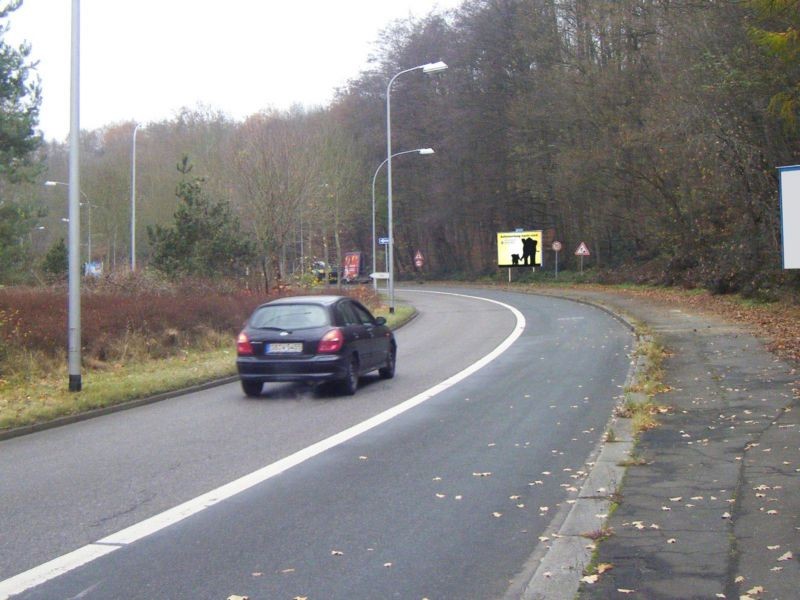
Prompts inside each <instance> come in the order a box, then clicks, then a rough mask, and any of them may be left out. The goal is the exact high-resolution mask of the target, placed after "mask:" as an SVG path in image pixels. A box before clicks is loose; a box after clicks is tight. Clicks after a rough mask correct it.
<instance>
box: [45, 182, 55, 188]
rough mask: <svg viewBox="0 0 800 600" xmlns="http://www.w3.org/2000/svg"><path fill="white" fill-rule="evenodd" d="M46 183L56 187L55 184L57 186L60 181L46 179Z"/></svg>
mask: <svg viewBox="0 0 800 600" xmlns="http://www.w3.org/2000/svg"><path fill="white" fill-rule="evenodd" d="M44 184H45V185H46V186H47V187H55V186H57V185H58V182H57V181H45V182H44Z"/></svg>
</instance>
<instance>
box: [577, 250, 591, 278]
mask: <svg viewBox="0 0 800 600" xmlns="http://www.w3.org/2000/svg"><path fill="white" fill-rule="evenodd" d="M591 255H592V253H591V252H589V247H588V246H587V245H586V242H581V243H580V244H578V248H577V249H576V250H575V256H580V257H581V275H583V257H584V256H591Z"/></svg>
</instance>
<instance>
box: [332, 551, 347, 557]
mask: <svg viewBox="0 0 800 600" xmlns="http://www.w3.org/2000/svg"><path fill="white" fill-rule="evenodd" d="M331 556H344V552H342V551H341V550H331Z"/></svg>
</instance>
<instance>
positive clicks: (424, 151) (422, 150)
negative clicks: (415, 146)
mask: <svg viewBox="0 0 800 600" xmlns="http://www.w3.org/2000/svg"><path fill="white" fill-rule="evenodd" d="M418 152H419V153H420V154H436V152H435V151H434V150H433V148H420V149H419V150H418Z"/></svg>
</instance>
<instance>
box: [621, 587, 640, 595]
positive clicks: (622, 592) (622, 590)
mask: <svg viewBox="0 0 800 600" xmlns="http://www.w3.org/2000/svg"><path fill="white" fill-rule="evenodd" d="M617 591H618V592H619V593H620V594H633V593H634V592H635V591H636V590H626V589H625V588H617Z"/></svg>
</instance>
